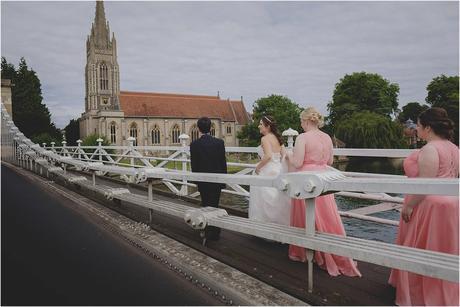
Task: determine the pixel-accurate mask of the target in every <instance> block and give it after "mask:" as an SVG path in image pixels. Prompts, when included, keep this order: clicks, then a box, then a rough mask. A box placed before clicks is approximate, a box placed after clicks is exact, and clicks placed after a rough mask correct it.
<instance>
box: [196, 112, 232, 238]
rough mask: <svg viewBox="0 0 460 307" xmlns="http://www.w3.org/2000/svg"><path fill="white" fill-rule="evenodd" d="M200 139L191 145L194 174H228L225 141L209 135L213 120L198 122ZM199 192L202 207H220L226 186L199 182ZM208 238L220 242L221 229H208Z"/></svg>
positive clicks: (212, 227) (201, 119) (206, 232)
mask: <svg viewBox="0 0 460 307" xmlns="http://www.w3.org/2000/svg"><path fill="white" fill-rule="evenodd" d="M197 126H198V130H199V131H200V138H199V139H197V140H195V141H193V142H192V143H191V144H190V160H191V165H192V172H197V173H224V174H226V173H227V160H226V158H225V145H224V141H222V140H221V139H217V138H215V137H213V136H211V135H210V134H209V131H210V130H211V120H210V119H209V118H207V117H202V118H200V119H199V120H198V122H197ZM197 185H198V191H200V194H201V205H202V206H203V207H205V206H210V207H216V208H217V207H218V206H219V199H220V192H221V190H222V189H223V188H225V184H221V183H210V182H197ZM205 234H206V238H207V239H208V240H218V239H219V237H220V228H218V227H214V226H208V227H206V231H205Z"/></svg>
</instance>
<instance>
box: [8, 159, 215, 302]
mask: <svg viewBox="0 0 460 307" xmlns="http://www.w3.org/2000/svg"><path fill="white" fill-rule="evenodd" d="M1 171H2V195H1V199H2V208H1V210H2V270H3V271H2V299H1V303H2V305H62V306H64V305H220V304H222V302H221V301H219V300H217V299H216V298H214V297H212V296H209V295H208V294H207V293H205V292H204V291H202V290H200V289H199V288H198V287H196V286H194V285H192V284H191V283H190V282H188V281H187V280H185V279H184V278H181V277H179V276H178V275H177V274H175V273H174V272H172V271H170V270H168V269H167V268H166V267H165V266H163V265H161V264H159V263H157V262H155V261H152V259H151V258H149V257H148V256H147V255H146V254H145V253H143V252H141V251H140V250H139V249H137V248H134V247H133V246H132V245H130V244H128V243H126V242H125V241H123V240H120V239H119V238H118V237H117V236H115V235H113V234H111V233H110V232H108V231H107V230H105V229H104V228H102V227H99V226H98V225H96V224H95V222H94V221H91V220H92V218H91V217H89V216H87V215H82V214H81V212H79V213H77V211H75V208H72V204H69V203H70V202H69V201H68V200H66V199H63V198H62V197H59V196H57V195H53V194H50V193H48V192H45V191H43V190H41V189H40V187H39V186H37V185H35V184H33V183H31V182H30V181H28V180H26V179H25V178H24V177H22V176H20V175H18V174H17V173H16V172H14V171H12V170H11V169H9V168H8V167H4V166H3V165H2V167H1ZM133 259H134V260H135V261H133Z"/></svg>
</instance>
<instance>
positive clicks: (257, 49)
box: [1, 1, 459, 128]
mask: <svg viewBox="0 0 460 307" xmlns="http://www.w3.org/2000/svg"><path fill="white" fill-rule="evenodd" d="M105 13H106V17H107V19H108V21H109V23H110V29H111V31H113V32H115V37H116V39H117V43H118V63H119V65H120V79H121V80H120V81H121V89H122V90H131V91H150V92H166V93H187V94H204V95H216V94H217V91H220V94H221V97H223V98H230V99H239V98H240V96H243V99H244V101H245V104H246V108H247V110H248V111H249V112H251V110H252V104H253V102H254V101H255V100H256V99H257V98H260V97H264V96H267V95H270V94H272V93H275V94H282V95H286V96H288V97H289V98H291V99H292V100H294V101H295V102H296V103H298V104H299V105H301V106H307V105H314V106H316V107H317V108H318V109H319V110H321V111H322V112H325V113H326V105H327V103H328V102H329V101H330V100H331V99H332V93H333V90H334V85H335V84H336V83H337V82H338V81H339V80H340V78H342V77H343V76H344V75H345V74H347V73H348V74H349V73H352V72H357V71H366V72H372V73H378V74H381V75H382V76H383V77H384V78H386V79H388V80H389V81H391V82H396V83H398V84H399V86H400V94H399V106H400V107H401V106H403V105H405V104H406V103H408V102H410V101H419V102H423V101H424V100H425V97H426V86H427V84H428V83H429V82H430V80H431V79H432V78H433V77H435V76H438V75H440V74H446V75H457V74H458V68H459V28H458V24H459V4H458V2H340V3H338V2H105ZM94 15H95V2H5V1H2V2H1V34H2V36H1V44H2V45H1V53H2V56H5V57H6V58H7V60H8V61H9V62H11V63H13V64H14V65H15V66H17V64H18V61H19V58H20V57H21V56H24V57H25V58H26V60H27V62H28V64H29V66H30V67H32V68H33V69H34V70H35V71H36V72H37V74H38V76H39V78H40V80H41V82H42V91H43V97H44V102H45V103H46V104H47V106H48V107H49V109H50V111H51V113H52V118H53V120H54V121H55V122H56V124H57V126H58V127H60V128H62V127H64V126H65V125H66V124H67V123H68V121H69V120H70V119H72V118H77V117H79V116H80V114H81V112H83V111H84V96H85V92H84V80H85V79H84V69H85V64H86V57H85V52H86V37H87V35H88V34H89V32H90V29H91V22H92V21H93V19H94Z"/></svg>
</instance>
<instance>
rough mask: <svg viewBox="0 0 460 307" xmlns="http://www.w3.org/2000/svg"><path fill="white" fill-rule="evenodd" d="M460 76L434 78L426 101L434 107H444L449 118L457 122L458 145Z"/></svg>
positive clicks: (456, 138) (429, 86) (428, 87)
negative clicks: (459, 85) (459, 90)
mask: <svg viewBox="0 0 460 307" xmlns="http://www.w3.org/2000/svg"><path fill="white" fill-rule="evenodd" d="M458 80H459V77H458V76H451V77H448V76H445V75H441V76H439V77H436V78H433V80H431V82H430V83H429V84H428V86H427V88H426V90H427V91H428V94H427V96H426V99H425V101H426V102H427V103H428V104H430V105H431V106H432V107H440V108H444V109H445V110H446V111H447V114H449V118H450V119H451V120H452V121H453V122H454V123H455V140H454V141H455V143H456V144H457V145H458V111H459V109H458V104H459V94H458V84H459V82H458Z"/></svg>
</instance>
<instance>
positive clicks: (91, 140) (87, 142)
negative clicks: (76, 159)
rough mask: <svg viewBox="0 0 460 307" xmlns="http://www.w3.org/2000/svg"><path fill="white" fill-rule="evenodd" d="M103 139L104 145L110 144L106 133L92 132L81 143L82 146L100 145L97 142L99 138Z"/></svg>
mask: <svg viewBox="0 0 460 307" xmlns="http://www.w3.org/2000/svg"><path fill="white" fill-rule="evenodd" d="M99 138H100V139H102V140H103V141H102V146H110V142H109V140H107V138H106V137H105V136H104V135H98V134H95V133H93V134H90V135H88V136H87V137H85V138H84V139H83V140H82V141H83V142H82V143H81V146H98V145H99V143H98V142H97V139H99Z"/></svg>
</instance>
